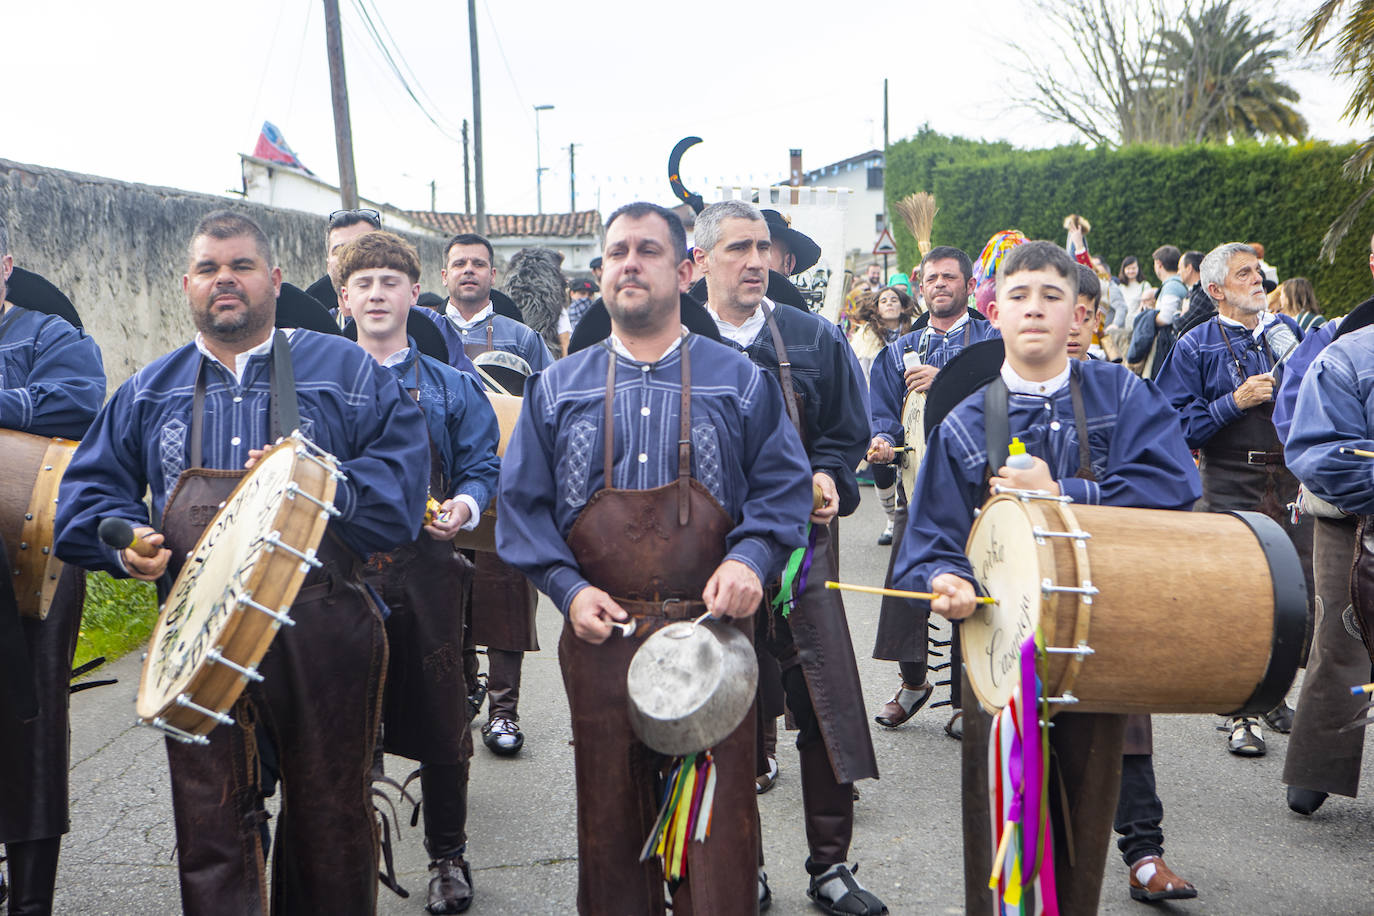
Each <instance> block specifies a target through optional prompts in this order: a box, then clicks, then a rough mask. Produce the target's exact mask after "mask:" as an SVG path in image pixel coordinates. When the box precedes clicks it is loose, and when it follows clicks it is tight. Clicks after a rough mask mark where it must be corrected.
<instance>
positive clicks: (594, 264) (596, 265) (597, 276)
mask: <svg viewBox="0 0 1374 916" xmlns="http://www.w3.org/2000/svg"><path fill="white" fill-rule="evenodd" d="M587 266H588V267H590V268H591V269H592V278H593V279H594V280H596V285H597V286H600V285H601V255H597V256H596V257H594V258H592V260H591V263H590V264H588V265H587Z"/></svg>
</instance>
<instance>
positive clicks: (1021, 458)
mask: <svg viewBox="0 0 1374 916" xmlns="http://www.w3.org/2000/svg"><path fill="white" fill-rule="evenodd" d="M1007 467H1009V468H1013V469H1015V470H1018V471H1026V470H1029V469H1031V468H1033V467H1035V458H1033V457H1032V456H1031V455H1030V454H1028V453H1027V452H1026V444H1025V443H1024V442H1022V441H1021V440H1020V439H1018V438H1016V437H1014V436H1013V437H1012V440H1011V445H1008V446H1007Z"/></svg>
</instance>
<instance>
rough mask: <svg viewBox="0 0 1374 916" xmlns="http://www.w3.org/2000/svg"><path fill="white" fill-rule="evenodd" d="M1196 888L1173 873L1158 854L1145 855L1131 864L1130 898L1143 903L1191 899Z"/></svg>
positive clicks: (1194, 895)
mask: <svg viewBox="0 0 1374 916" xmlns="http://www.w3.org/2000/svg"><path fill="white" fill-rule="evenodd" d="M1196 896H1197V888H1195V887H1193V885H1191V884H1189V883H1188V882H1187V881H1184V880H1183V879H1182V878H1180V877H1179V876H1178V875H1176V874H1174V872H1173V870H1172V869H1171V868H1169V866H1167V865H1165V864H1164V860H1163V859H1162V858H1160V857H1159V856H1146V857H1145V858H1143V859H1141V860H1140V861H1139V862H1136V863H1135V864H1134V865H1132V866H1131V899H1132V900H1141V901H1144V902H1145V903H1154V902H1156V901H1159V900H1191V899H1192V898H1193V897H1196Z"/></svg>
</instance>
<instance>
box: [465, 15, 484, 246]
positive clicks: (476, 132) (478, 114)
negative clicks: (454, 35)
mask: <svg viewBox="0 0 1374 916" xmlns="http://www.w3.org/2000/svg"><path fill="white" fill-rule="evenodd" d="M468 47H469V48H470V49H471V57H472V164H473V171H474V172H475V173H476V175H475V177H476V180H477V234H478V235H486V234H487V199H486V194H485V192H484V191H483V190H482V68H481V66H479V65H478V62H477V0H468Z"/></svg>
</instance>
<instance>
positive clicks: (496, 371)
mask: <svg viewBox="0 0 1374 916" xmlns="http://www.w3.org/2000/svg"><path fill="white" fill-rule="evenodd" d="M472 365H473V366H474V367H476V369H477V375H478V376H479V377H480V378H481V380H482V383H483V385H484V386H485V387H486V389H487V390H488V391H493V392H497V393H499V394H509V395H514V396H515V397H517V398H518V397H522V396H523V395H524V393H525V380H526V379H528V378H529V377H530V376H531V375H532V374H533V370H532V369H531V368H530V364H529V363H528V362H526V361H525V360H524V359H523V358H521V357H519V356H516V355H515V354H514V353H510V352H508V351H506V350H487V351H486V352H485V353H478V354H477V355H476V356H474V357H473V358H472Z"/></svg>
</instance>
